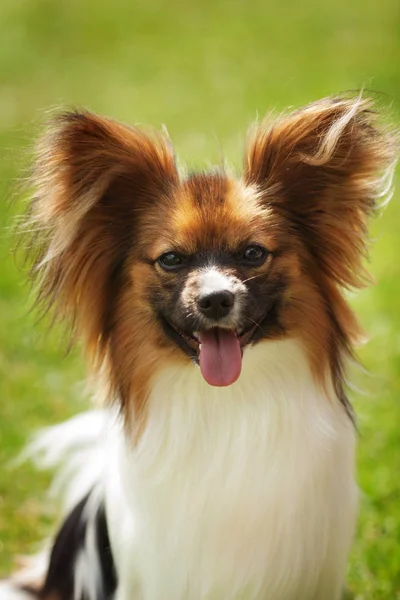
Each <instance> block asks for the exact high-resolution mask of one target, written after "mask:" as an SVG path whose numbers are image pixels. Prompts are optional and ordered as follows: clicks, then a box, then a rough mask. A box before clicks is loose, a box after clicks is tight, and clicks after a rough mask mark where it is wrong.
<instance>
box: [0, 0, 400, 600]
mask: <svg viewBox="0 0 400 600" xmlns="http://www.w3.org/2000/svg"><path fill="white" fill-rule="evenodd" d="M361 86H364V87H365V88H371V89H373V90H377V91H380V92H382V96H381V98H380V101H381V103H382V104H383V105H386V106H387V107H388V109H389V114H390V115H391V119H392V120H394V122H396V121H397V122H399V121H400V4H399V0H380V2H378V1H377V0H374V1H371V0H357V1H353V2H349V0H337V1H336V2H335V3H328V2H325V3H324V2H321V0H303V1H302V2H295V1H294V0H287V1H286V2H278V1H276V0H275V1H273V2H268V1H266V0H264V1H259V0H247V1H246V0H241V1H239V0H201V1H197V2H194V1H186V2H184V1H183V0H181V1H180V0H170V1H169V2H166V1H162V0H132V1H123V0H114V1H113V2H103V3H101V2H98V0H96V1H95V0H1V3H0V148H1V161H0V185H1V197H2V202H1V208H0V219H1V226H2V228H1V240H0V319H1V321H0V373H1V374H0V386H1V388H0V574H4V573H5V572H6V571H7V570H8V569H9V568H10V566H11V560H12V559H11V557H12V556H13V555H15V554H16V553H24V552H25V553H26V552H28V551H29V550H30V549H31V548H32V544H33V547H34V543H35V542H37V541H38V540H39V539H40V538H41V537H42V536H43V535H44V534H46V533H48V532H49V531H50V523H51V520H52V517H53V513H52V510H53V509H52V508H51V507H50V505H48V503H47V501H46V500H45V498H44V496H43V493H42V491H43V488H44V485H45V483H46V482H47V477H46V476H40V477H38V475H37V474H36V473H34V471H33V470H32V469H31V468H30V467H29V466H24V467H21V468H18V469H15V470H10V469H9V468H8V467H9V463H10V461H11V459H12V457H14V456H15V454H16V453H18V451H19V450H20V448H21V447H22V445H23V443H24V440H25V439H26V437H27V436H28V435H29V434H30V433H31V432H32V431H33V430H34V429H36V428H37V427H39V426H42V425H44V424H49V423H53V422H57V421H58V420H60V419H63V418H65V417H66V416H68V415H70V414H72V413H73V412H76V411H77V410H78V409H80V408H83V407H85V406H86V401H85V394H84V384H83V383H82V382H83V377H84V369H83V366H82V363H81V360H80V356H79V351H76V352H75V353H73V354H71V355H68V356H66V354H65V352H64V349H63V346H62V343H61V344H60V340H59V336H57V332H53V333H51V334H48V333H47V332H46V327H45V324H43V323H39V324H37V323H36V317H35V315H34V314H32V313H29V306H30V298H29V287H28V286H27V284H26V274H25V273H24V272H23V269H21V268H20V267H18V265H17V264H16V262H15V260H14V258H13V256H12V253H11V251H10V248H11V246H12V244H13V241H12V237H11V235H9V230H10V228H11V225H12V222H13V218H14V215H15V214H17V213H18V211H19V210H20V209H21V204H19V203H18V201H17V202H16V203H14V204H13V205H12V206H11V207H10V206H9V205H8V201H7V199H8V198H9V197H10V195H12V189H13V183H14V182H15V181H16V180H17V179H18V178H19V177H20V176H21V173H23V171H24V169H25V168H26V167H27V166H28V165H29V158H30V157H29V146H30V144H31V143H32V140H33V139H34V136H35V135H36V134H37V133H38V130H40V123H41V122H42V121H43V117H44V116H45V111H46V110H48V109H49V108H50V109H51V108H54V107H56V106H59V105H64V106H65V105H69V106H70V105H75V106H76V105H77V106H85V107H88V108H90V109H92V110H94V111H98V112H100V113H104V114H107V115H109V116H112V117H114V118H116V119H120V120H123V121H127V122H130V123H147V124H152V125H154V126H156V127H160V126H161V124H165V125H166V126H167V128H168V130H169V133H170V135H171V137H172V139H173V141H174V143H175V148H176V150H177V153H178V155H179V156H180V157H181V160H182V162H187V163H188V164H189V165H190V166H191V167H207V166H209V165H210V164H212V163H213V162H219V161H220V157H221V148H223V154H224V156H225V157H226V158H227V159H228V160H229V161H230V162H231V163H232V164H233V165H234V166H236V167H237V168H240V164H241V151H242V147H243V139H244V135H245V131H246V127H247V125H248V124H249V123H250V122H251V121H253V120H254V119H255V117H256V116H257V115H260V116H262V115H263V114H264V113H266V112H268V111H270V110H271V109H276V110H282V109H283V108H284V107H287V106H298V105H301V104H303V103H307V102H310V101H312V100H315V99H317V98H319V97H322V96H325V95H328V94H332V93H337V92H340V91H343V90H348V89H357V88H360V87H361ZM399 197H400V192H399V193H398V194H397V197H396V195H395V197H394V199H393V200H392V202H391V204H390V205H389V207H388V209H387V210H386V211H385V213H384V215H383V216H382V217H381V218H380V219H378V220H376V222H375V223H374V224H373V236H374V238H375V243H374V246H373V248H372V264H371V270H372V272H373V273H374V275H375V277H376V279H377V282H378V284H377V285H376V286H375V287H373V288H371V289H369V290H367V291H364V292H363V293H362V294H360V295H359V296H358V297H357V298H355V299H354V300H353V301H354V304H355V305H356V308H357V310H358V312H359V314H360V316H361V319H362V322H363V324H364V326H365V328H366V329H367V331H368V332H369V333H370V336H371V340H370V342H369V345H368V346H367V347H366V348H364V349H363V350H362V352H361V358H362V361H363V364H364V365H365V366H366V367H367V369H368V370H369V372H370V375H364V376H362V377H358V379H359V380H360V381H361V382H362V386H363V388H364V389H366V390H368V392H369V393H368V394H367V395H363V396H361V395H358V394H357V393H354V394H353V399H354V401H355V405H356V409H357V412H358V414H359V437H360V443H359V452H358V472H359V483H360V487H361V490H362V499H361V511H360V519H359V527H358V534H357V539H356V541H355V544H354V549H353V552H352V556H351V560H350V565H349V573H348V583H349V588H350V597H351V598H354V599H357V600H379V599H387V600H395V599H399V598H400V493H399V476H400V433H399V432H400V398H399V393H400V385H399V383H400V317H399V313H400V310H399V308H400V299H399V296H400V276H399V275H400V269H399V255H400V237H399V229H400V203H399V200H398V198H399ZM321 600H323V599H321Z"/></svg>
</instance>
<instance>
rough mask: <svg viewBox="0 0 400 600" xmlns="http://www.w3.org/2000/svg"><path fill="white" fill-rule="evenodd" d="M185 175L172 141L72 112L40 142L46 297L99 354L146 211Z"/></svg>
mask: <svg viewBox="0 0 400 600" xmlns="http://www.w3.org/2000/svg"><path fill="white" fill-rule="evenodd" d="M177 182H178V175H177V171H176V168H175V163H174V157H173V153H172V150H171V147H170V145H169V142H168V140H167V139H165V138H163V137H162V136H161V135H154V136H151V137H150V136H149V135H147V134H146V133H144V132H142V131H140V130H139V129H136V128H131V127H126V126H123V125H121V124H118V123H115V122H114V121H111V120H109V119H106V118H100V117H98V116H96V115H93V114H90V113H89V112H66V113H64V114H61V115H59V116H57V117H56V118H55V119H53V121H52V122H51V123H50V124H49V126H48V128H47V130H46V132H45V134H44V135H43V137H42V139H41V140H40V141H39V143H38V147H37V152H36V162H35V168H34V173H33V177H32V188H33V196H32V201H31V205H30V211H29V218H28V223H27V229H29V230H30V231H31V232H33V240H32V243H31V245H30V247H31V249H32V253H33V254H34V264H33V268H32V274H33V277H34V278H35V279H36V280H37V283H38V297H39V302H41V303H42V305H43V307H44V308H45V310H47V309H48V308H50V307H53V308H54V309H55V313H56V315H57V316H60V317H64V316H68V317H69V318H70V319H71V321H72V323H73V324H74V328H73V330H76V331H77V333H78V334H79V335H80V336H82V337H83V340H84V342H85V343H86V347H87V349H88V350H89V352H90V353H92V355H94V354H96V353H98V352H99V348H101V346H102V345H103V347H104V344H106V342H107V338H108V335H109V333H110V332H109V328H110V323H111V315H112V310H113V303H114V302H116V301H117V298H118V294H119V292H120V291H121V290H122V288H123V285H124V276H123V274H124V263H125V260H126V257H127V255H128V253H129V252H130V250H131V248H132V247H134V240H135V230H136V227H137V221H138V218H139V217H140V214H141V211H142V210H143V209H144V208H146V207H148V206H149V205H151V204H152V203H154V202H156V201H157V200H159V198H160V196H167V195H168V194H169V193H170V191H171V189H172V188H173V187H174V186H175V185H177Z"/></svg>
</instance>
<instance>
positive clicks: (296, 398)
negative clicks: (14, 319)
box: [0, 96, 398, 600]
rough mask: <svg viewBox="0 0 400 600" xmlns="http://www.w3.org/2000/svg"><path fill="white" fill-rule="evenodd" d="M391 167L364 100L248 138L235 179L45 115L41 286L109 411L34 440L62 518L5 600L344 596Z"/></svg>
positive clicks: (33, 225)
mask: <svg viewBox="0 0 400 600" xmlns="http://www.w3.org/2000/svg"><path fill="white" fill-rule="evenodd" d="M397 150H398V143H397V136H396V134H395V133H394V132H392V131H391V130H390V129H388V128H387V127H385V126H384V125H382V123H381V121H380V119H379V116H378V115H377V113H376V111H375V110H374V108H373V106H372V104H371V102H370V101H369V100H366V99H363V98H361V97H356V98H353V97H348V96H342V97H335V98H326V99H323V100H320V101H318V102H315V103H312V104H310V105H308V106H306V107H304V108H302V109H300V110H296V111H294V112H291V113H289V114H284V115H282V116H280V117H278V118H276V119H275V120H273V121H272V122H269V123H267V122H263V123H262V124H260V125H258V126H255V127H254V128H253V129H252V131H251V133H250V135H249V139H248V143H247V147H246V150H245V154H244V167H243V174H242V175H241V177H240V178H237V177H233V176H231V175H230V174H228V173H227V172H226V170H225V169H223V168H219V169H215V170H213V171H205V172H194V173H192V172H189V173H186V174H184V173H181V172H180V170H179V169H178V168H177V164H176V161H175V157H174V153H173V150H172V147H171V144H170V141H169V139H168V138H167V137H166V135H164V134H155V133H151V134H150V133H146V132H145V131H143V130H142V129H139V128H136V127H128V126H125V125H122V124H120V123H117V122H115V121H113V120H110V119H108V118H103V117H99V116H96V115H94V114H91V113H89V112H85V111H78V112H75V111H72V112H66V113H64V114H61V115H58V116H57V117H56V118H55V119H53V121H52V123H51V124H50V126H49V128H48V130H47V131H46V133H45V135H44V136H43V137H42V139H41V140H40V142H39V144H38V147H37V154H36V163H35V167H34V173H33V177H32V187H33V194H32V201H31V205H30V210H29V217H28V226H27V228H28V229H29V230H30V231H33V232H34V235H33V238H32V239H33V241H32V244H31V246H32V250H33V253H34V259H33V262H34V266H33V270H32V273H33V275H34V276H35V278H36V280H37V289H38V298H39V302H40V303H41V304H42V306H43V307H44V309H45V310H46V311H47V310H48V309H50V308H52V309H53V310H54V311H55V313H54V314H55V315H56V316H58V317H61V318H62V319H67V323H69V325H70V327H71V330H72V332H73V333H72V335H73V338H74V339H76V338H79V339H80V340H82V343H83V346H84V349H85V351H86V357H87V363H88V366H89V373H90V379H91V381H92V383H93V385H94V386H95V388H96V392H95V396H96V399H97V402H98V403H99V405H101V406H100V407H99V408H97V409H95V410H93V411H91V412H88V413H85V414H83V415H79V416H77V417H75V418H73V419H72V420H70V421H69V422H67V423H64V424H61V425H59V426H56V427H54V428H51V429H49V430H47V431H45V432H44V433H43V434H42V435H41V436H39V437H38V438H37V439H36V440H35V441H34V442H33V443H32V445H31V447H30V452H31V453H32V454H33V455H35V456H36V457H38V458H39V459H41V460H42V463H44V464H46V465H55V464H56V463H57V464H59V463H62V465H63V467H62V471H61V476H59V478H58V483H59V484H60V482H61V484H62V485H61V487H62V488H63V493H64V499H65V503H64V509H65V514H64V517H63V519H64V520H63V522H62V524H61V526H60V528H59V531H58V533H57V535H56V536H55V538H54V540H53V542H52V545H51V547H50V549H49V551H48V552H47V553H45V554H44V555H43V556H42V559H43V560H42V561H41V562H40V565H39V567H38V568H37V569H36V570H35V571H34V572H30V576H28V575H27V574H26V573H25V575H24V574H22V575H20V576H19V577H15V578H13V579H10V580H9V581H8V582H5V583H3V586H2V592H1V594H2V595H1V594H0V596H1V598H2V599H5V600H12V599H13V598H15V599H19V598H21V599H23V598H26V599H32V598H37V599H39V600H339V599H340V598H341V596H342V593H343V588H344V581H345V571H346V562H347V556H348V551H349V548H350V544H351V540H352V536H353V531H354V523H355V517H356V511H357V488H356V484H355V474H354V450H355V439H356V435H355V425H354V419H353V413H352V409H351V405H350V402H349V400H348V397H347V393H346V388H347V381H346V371H347V367H348V364H349V362H350V361H351V360H352V359H353V357H354V354H353V352H354V345H355V344H356V342H357V340H358V339H359V338H360V335H361V330H360V327H359V325H358V323H357V320H356V318H355V316H354V314H353V310H352V308H351V306H350V305H349V302H348V297H347V290H349V289H354V288H359V287H361V286H362V285H363V284H364V283H365V282H366V281H367V273H366V271H365V269H364V267H363V259H364V256H365V251H366V243H367V222H368V218H369V217H370V216H371V215H373V214H374V212H375V211H376V210H377V208H378V207H379V206H380V205H381V204H382V202H383V201H384V199H385V198H386V197H387V195H388V193H389V192H390V189H391V181H392V174H393V167H394V163H395V159H396V156H397ZM60 477H61V479H60ZM33 573H34V575H33Z"/></svg>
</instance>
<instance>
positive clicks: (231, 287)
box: [131, 174, 297, 386]
mask: <svg viewBox="0 0 400 600" xmlns="http://www.w3.org/2000/svg"><path fill="white" fill-rule="evenodd" d="M279 231H280V228H279V219H278V217H277V216H274V215H273V214H272V211H271V210H269V209H268V208H267V207H266V206H264V205H263V201H262V196H261V195H260V194H259V193H258V192H257V190H256V189H255V188H254V187H250V186H249V187H246V186H244V185H243V184H241V183H238V182H236V181H234V180H231V179H229V178H227V177H226V176H224V175H222V174H219V175H217V174H212V175H194V176H192V177H190V178H189V179H187V180H186V181H184V182H183V184H182V186H181V187H180V188H179V189H177V190H174V192H173V193H172V194H171V196H170V199H169V202H168V203H167V207H166V210H163V209H159V223H154V215H152V214H149V213H147V215H146V213H145V214H143V216H142V218H141V225H140V228H139V231H138V234H137V235H138V247H139V248H140V253H139V256H138V259H137V262H136V268H135V263H134V264H133V266H132V269H131V278H132V282H137V281H140V282H141V283H133V285H134V286H135V291H136V294H137V295H138V296H139V298H140V299H141V306H142V307H143V310H145V311H147V310H148V309H149V308H150V310H151V312H152V314H153V315H154V319H155V320H156V322H157V324H158V326H159V328H160V329H161V331H162V332H163V334H164V336H165V338H166V339H167V340H168V343H169V344H170V345H172V346H173V347H176V348H178V349H179V351H180V352H181V353H183V354H184V355H186V356H187V357H188V358H189V359H192V360H193V361H194V362H195V363H199V364H200V368H201V372H202V374H203V376H204V377H205V379H206V380H207V381H208V382H209V383H210V384H212V385H217V386H218V385H229V384H231V383H233V382H234V381H236V379H237V378H238V377H239V375H240V370H241V363H242V354H243V351H244V349H245V347H246V346H248V345H250V344H254V343H256V342H258V341H260V340H262V339H267V338H271V337H274V336H276V335H283V321H282V319H281V316H282V315H281V312H282V309H283V306H284V304H285V302H284V301H285V296H287V294H288V283H289V280H290V279H292V278H293V276H294V271H295V270H296V264H297V263H296V259H295V256H294V255H293V253H292V255H290V256H289V254H290V253H287V254H286V256H285V257H282V255H281V254H280V250H281V248H280V246H279ZM148 240H152V242H151V243H149V242H148ZM144 268H145V270H144ZM138 309H139V307H138Z"/></svg>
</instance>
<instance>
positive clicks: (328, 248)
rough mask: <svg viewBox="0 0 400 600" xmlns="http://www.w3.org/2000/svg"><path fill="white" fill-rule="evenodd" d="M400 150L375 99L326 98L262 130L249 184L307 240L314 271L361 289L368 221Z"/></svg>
mask: <svg viewBox="0 0 400 600" xmlns="http://www.w3.org/2000/svg"><path fill="white" fill-rule="evenodd" d="M398 148H399V145H398V139H397V137H396V135H395V134H394V133H391V132H389V131H388V130H387V129H386V128H385V127H384V126H382V125H381V124H380V123H379V119H378V115H377V114H376V112H375V111H374V109H373V106H372V104H371V102H370V101H369V100H366V99H362V98H361V97H358V98H355V99H354V98H353V99H352V98H350V99H349V98H344V97H343V98H327V99H324V100H321V101H319V102H315V103H313V104H310V105H309V106H306V107H305V108H303V109H301V110H298V111H295V112H293V113H292V114H289V115H286V116H282V117H280V118H278V119H277V120H276V121H275V122H272V124H271V125H269V126H268V125H266V124H262V125H261V126H259V127H257V128H256V129H255V130H254V131H253V135H252V137H251V140H250V143H249V145H248V149H247V152H246V155H245V165H244V180H245V182H246V183H250V184H255V185H256V186H257V187H258V188H259V190H260V191H261V193H262V194H263V197H264V200H265V203H266V205H268V206H270V207H271V208H273V209H274V210H276V211H278V212H279V213H281V214H282V215H283V216H284V217H285V219H286V220H287V221H288V222H289V227H290V231H291V232H293V233H294V234H295V235H297V236H298V237H300V238H301V240H302V242H303V244H304V245H305V247H306V248H307V249H308V257H309V264H307V265H305V267H306V269H307V270H308V271H309V270H310V268H313V267H312V266H313V265H314V268H315V265H317V267H318V268H319V270H320V273H322V274H323V275H324V276H327V277H328V278H329V279H330V280H332V281H334V282H336V283H337V284H339V285H340V286H344V287H360V286H361V285H362V284H363V282H364V281H365V279H366V275H367V274H366V272H365V271H364V270H363V268H362V259H363V256H364V254H365V247H366V241H367V221H368V217H369V216H370V215H371V214H373V213H374V211H375V210H376V209H377V208H378V207H379V205H380V204H382V202H383V201H384V199H385V197H387V196H388V194H389V193H390V190H391V181H392V176H393V170H394V165H395V162H396V158H397V154H398Z"/></svg>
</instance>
